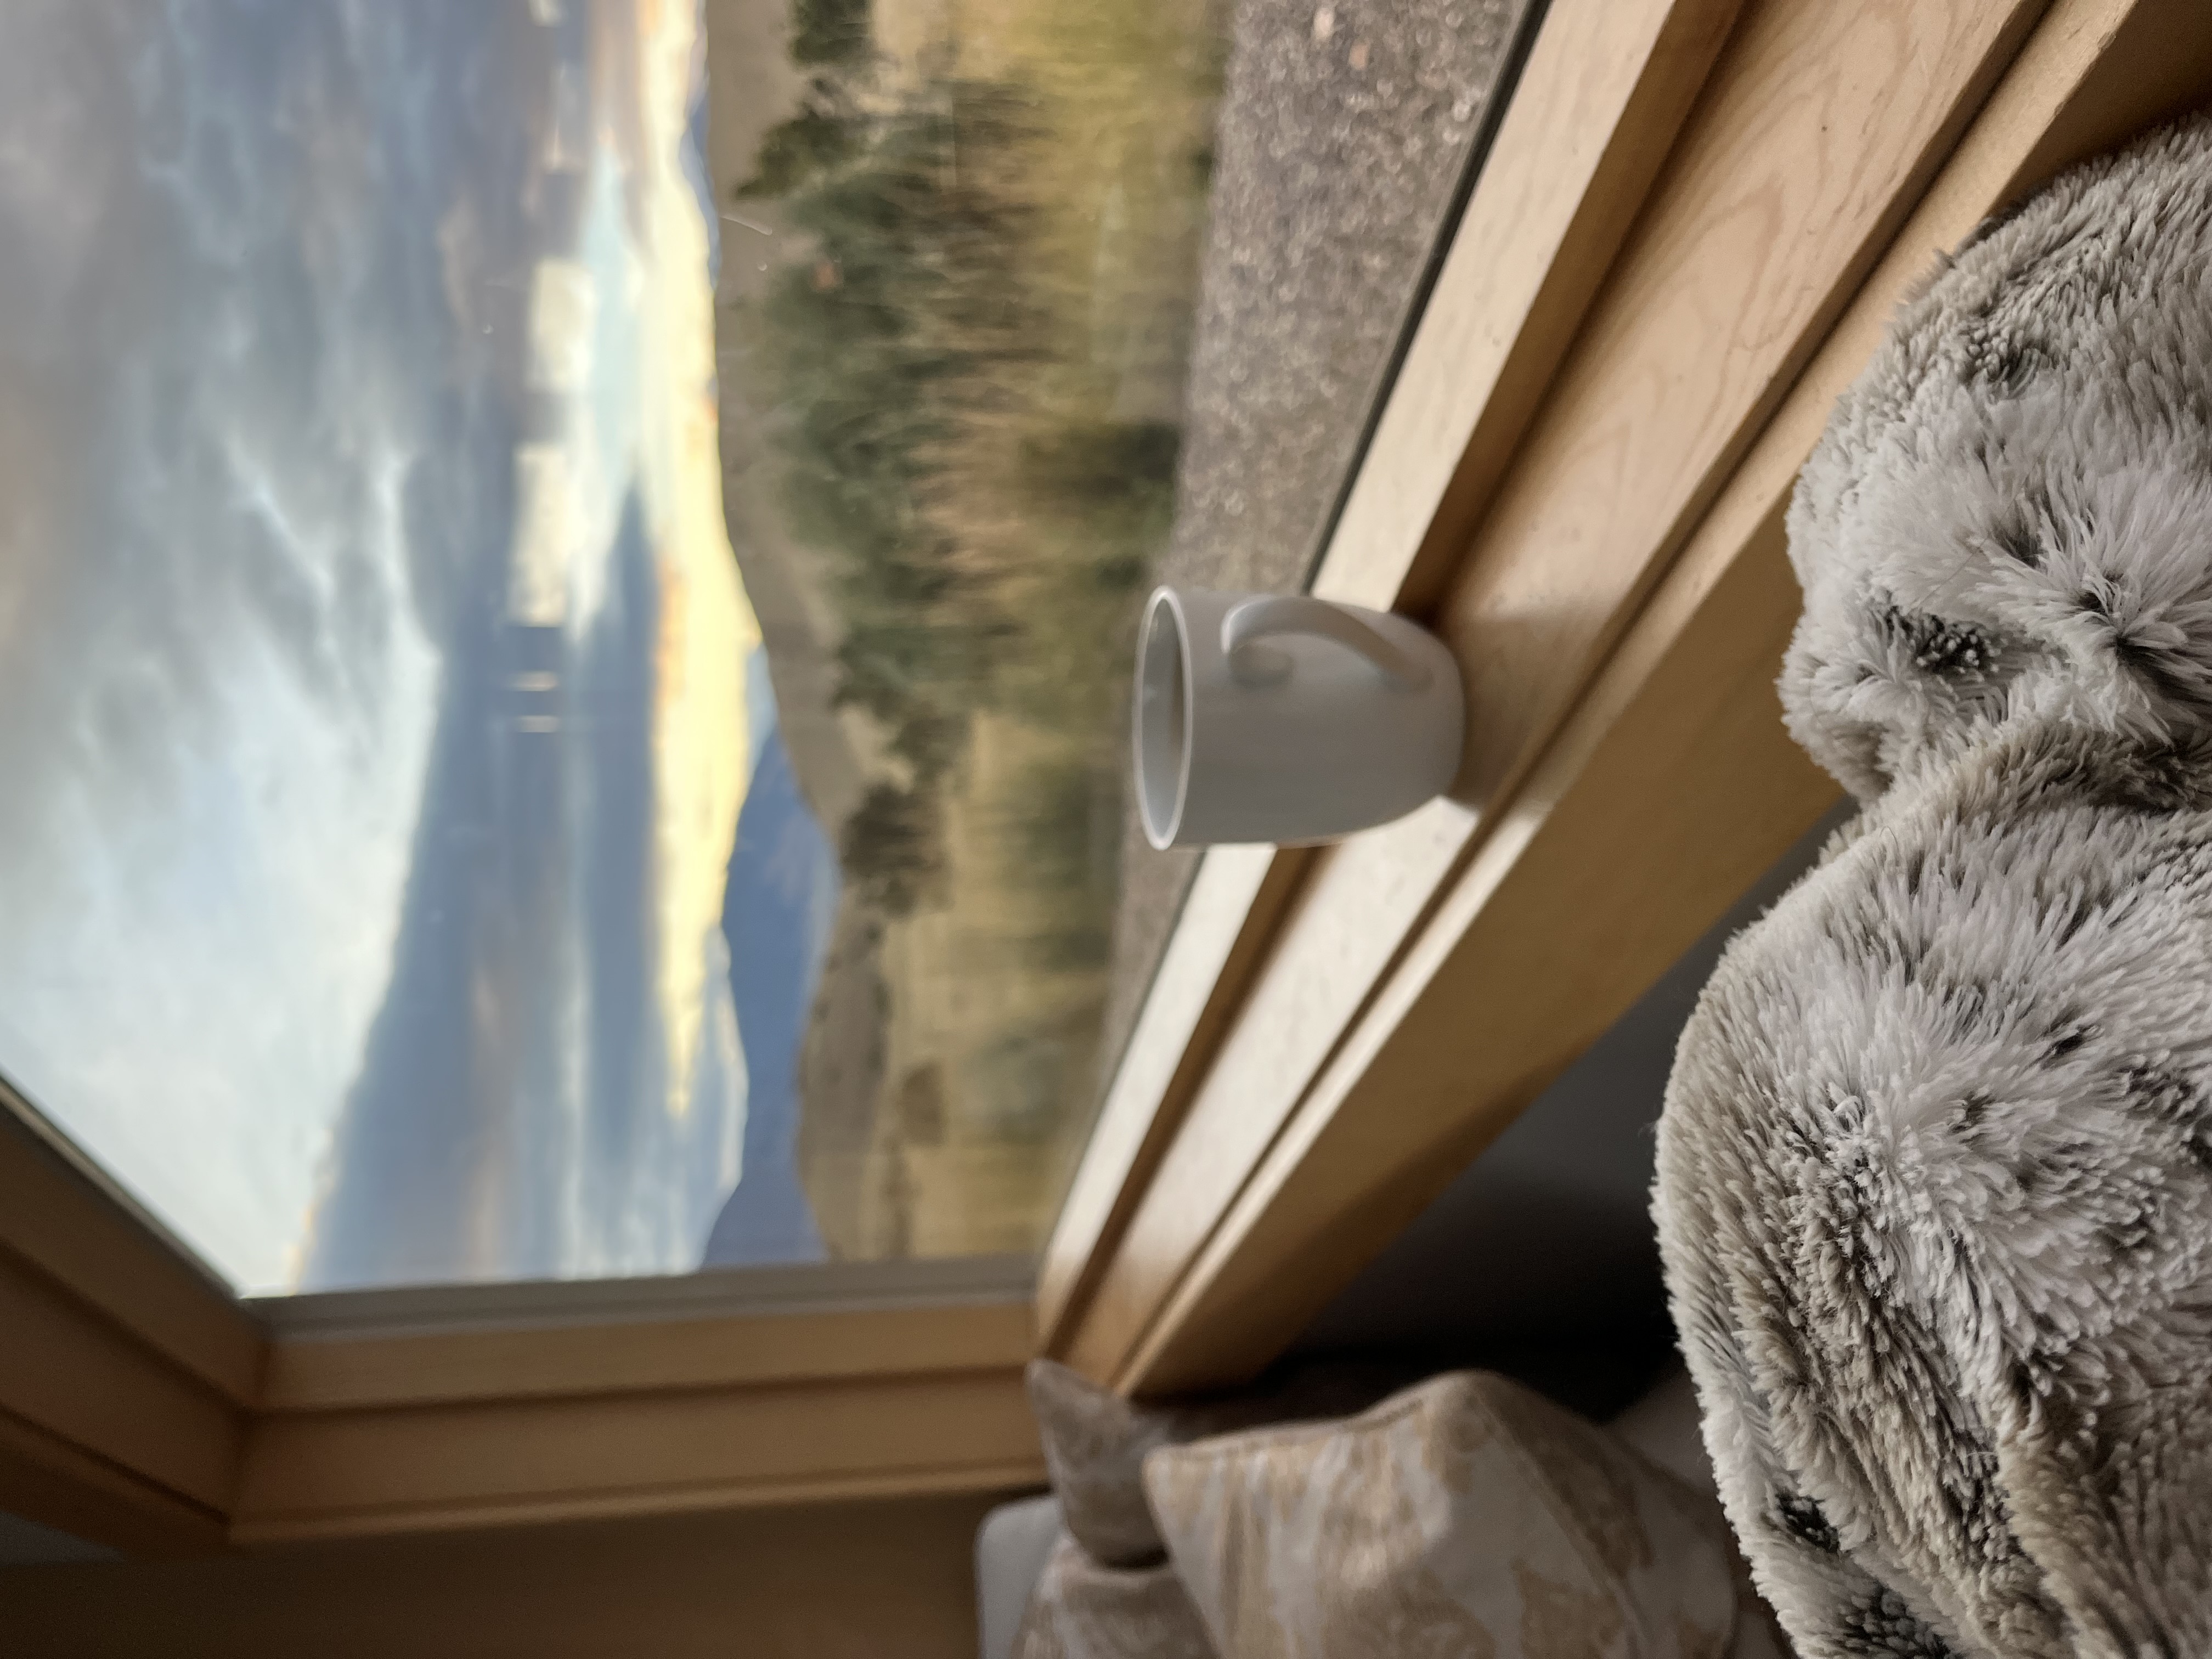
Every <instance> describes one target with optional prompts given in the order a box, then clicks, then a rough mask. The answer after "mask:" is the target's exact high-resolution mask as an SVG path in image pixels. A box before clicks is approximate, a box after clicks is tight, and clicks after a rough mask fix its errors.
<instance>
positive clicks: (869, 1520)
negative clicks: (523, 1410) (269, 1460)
mask: <svg viewBox="0 0 2212 1659" xmlns="http://www.w3.org/2000/svg"><path fill="white" fill-rule="evenodd" d="M994 1501H996V1500H995V1499H993V1498H921V1499H902V1500H899V1501H897V1502H880V1503H872V1504H822V1505H817V1506H813V1507H809V1508H805V1509H796V1510H752V1511H747V1512H742V1513H737V1514H723V1515H702V1516H654V1517H651V1518H647V1519H641V1520H635V1521H622V1522H592V1523H589V1524H583V1525H571V1526H558V1527H543V1528H524V1529H517V1530H513V1531H508V1532H502V1533H489V1534H459V1533H457V1534H445V1535H432V1536H417V1537H413V1538H404V1539H396V1540H380V1541H370V1542H356V1543H349V1544H344V1545H330V1546H316V1547H297V1548H294V1549H290V1550H286V1551H282V1552H276V1553H269V1554H264V1555H258V1556H251V1557H247V1556H233V1557H228V1558H225V1559H216V1560H210V1561H197V1562H161V1563H155V1562H123V1563H116V1564H112V1565H87V1566H41V1567H20V1568H15V1569H10V1570H6V1571H0V1654H7V1655H15V1654H23V1655H36V1656H38V1659H76V1656H94V1655H118V1656H120V1655H129V1656H132V1659H143V1656H150V1655H159V1656H161V1659H196V1656H200V1655H207V1656H210V1659H213V1656H218V1655H219V1656H222V1659H261V1656H264V1655H265V1656H270V1659H277V1656H282V1659H295V1656H300V1655H306V1654H313V1655H314V1656H316V1659H354V1656H361V1659H392V1656H395V1655H397V1656H404V1659H461V1656H468V1659H503V1656H508V1655H513V1656H517V1659H521V1656H528V1659H568V1656H577V1659H583V1656H592V1659H598V1656H603V1655H616V1656H629V1655H633V1654H635V1655H641V1656H651V1659H689V1656H692V1655H700V1656H705V1655H709V1654H711V1655H714V1656H716V1659H732V1656H742V1659H973V1656H974V1655H975V1650H976V1649H975V1579H974V1571H973V1565H972V1557H971V1553H970V1552H971V1550H972V1547H973V1544H974V1541H975V1527H976V1523H977V1522H979V1521H980V1520H981V1517H982V1515H983V1512H984V1511H985V1510H987V1509H988V1508H989V1507H990V1505H991V1504H992V1503H994Z"/></svg>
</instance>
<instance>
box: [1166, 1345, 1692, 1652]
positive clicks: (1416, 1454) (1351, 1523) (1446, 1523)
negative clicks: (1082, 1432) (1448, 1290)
mask: <svg viewBox="0 0 2212 1659" xmlns="http://www.w3.org/2000/svg"><path fill="white" fill-rule="evenodd" d="M1145 1485H1146V1492H1147V1493H1148V1494H1149V1496H1150V1498H1151V1499H1152V1513H1153V1515H1154V1516H1156V1517H1157V1518H1158V1522H1159V1525H1160V1528H1161V1530H1162V1532H1163V1533H1164V1534H1165V1536H1166V1539H1167V1544H1168V1551H1169V1556H1170V1559H1171V1560H1172V1562H1173V1563H1174V1565H1175V1569H1176V1574H1177V1575H1178V1576H1179V1577H1181V1578H1182V1581H1183V1584H1184V1587H1185V1588H1186V1589H1188V1592H1189V1594H1190V1596H1191V1599H1192V1601H1194V1602H1195V1603H1196V1604H1197V1606H1198V1609H1199V1612H1200V1614H1201V1615H1202V1616H1203V1617H1204V1619H1205V1621H1206V1629H1207V1631H1208V1632H1209V1633H1210V1634H1211V1636H1212V1639H1213V1644H1214V1646H1215V1648H1216V1649H1217V1650H1218V1652H1219V1653H1220V1655H1221V1656H1222V1659H1367V1656H1380V1655H1391V1656H1404V1659H1461V1656H1469V1659H1720V1656H1722V1655H1723V1654H1724V1653H1726V1652H1727V1650H1728V1648H1729V1640H1730V1638H1731V1636H1732V1635H1733V1633H1734V1631H1735V1621H1736V1587H1735V1584H1734V1583H1732V1582H1731V1577H1732V1576H1731V1572H1730V1551H1729V1538H1728V1530H1727V1527H1726V1524H1725V1522H1723V1519H1722V1517H1721V1514H1720V1510H1719V1508H1718V1506H1717V1504H1714V1503H1713V1502H1712V1501H1711V1499H1709V1498H1703V1497H1701V1496H1699V1494H1697V1493H1695V1492H1691V1491H1690V1490H1688V1489H1687V1488H1686V1487H1685V1486H1683V1485H1682V1484H1681V1482H1680V1481H1679V1480H1675V1479H1674V1477H1673V1476H1671V1475H1668V1474H1663V1473H1662V1472H1661V1471H1660V1470H1658V1469H1657V1468H1654V1467H1652V1466H1651V1465H1650V1463H1647V1462H1644V1460H1643V1459H1642V1458H1641V1457H1639V1456H1638V1455H1636V1454H1635V1453H1633V1452H1632V1451H1630V1450H1629V1449H1627V1448H1626V1446H1624V1445H1622V1444H1621V1443H1619V1442H1618V1441H1616V1440H1613V1439H1612V1438H1611V1437H1608V1436H1607V1434H1606V1433H1605V1431H1603V1430H1601V1429H1598V1428H1596V1427H1595V1426H1593V1425H1590V1424H1589V1423H1585V1422H1583V1420H1582V1419H1580V1418H1577V1417H1576V1416H1575V1415H1574V1414H1573V1413H1570V1412H1566V1411H1564V1410H1562V1409H1560V1408H1559V1407H1557V1406H1554V1405H1552V1404H1551V1403H1550V1402H1549V1401H1546V1400H1544V1399H1542V1398H1541V1397H1540V1396H1539V1395H1534V1394H1532V1393H1530V1392H1529V1391H1528V1389H1523V1388H1522V1387H1521V1386H1520V1385H1518V1384H1517V1383H1510V1382H1508V1381H1506V1380H1505V1379H1504V1378H1503V1377H1499V1376H1488V1375H1485V1374H1481V1373H1476V1372H1460V1373H1455V1374H1453V1375H1450V1376H1442V1377H1438V1378H1437V1379H1435V1380H1434V1381H1432V1382H1431V1383H1425V1384H1423V1385H1422V1386H1421V1387H1419V1388H1418V1389H1410V1390H1408V1391H1407V1392H1406V1393H1405V1394H1402V1395H1399V1396H1397V1397H1396V1398H1395V1399H1393V1400H1390V1401H1386V1402H1385V1403H1384V1404H1383V1405H1381V1406H1378V1407H1376V1408H1375V1409H1374V1410H1372V1411H1370V1412H1369V1413H1366V1414H1365V1415H1364V1416H1361V1417H1358V1418H1354V1419H1352V1420H1351V1421H1349V1422H1346V1423H1341V1424H1336V1425H1327V1426H1321V1425H1315V1426H1308V1427H1303V1428H1277V1429H1262V1430H1256V1431H1249V1432H1246V1433H1243V1434H1237V1435H1229V1436H1224V1437H1220V1438H1218V1439H1213V1440H1210V1441H1205V1442H1200V1443H1194V1444H1189V1445H1183V1446H1174V1447H1164V1448H1162V1449H1158V1450H1156V1451H1154V1452H1152V1455H1150V1456H1149V1457H1147V1458H1146V1462H1145Z"/></svg>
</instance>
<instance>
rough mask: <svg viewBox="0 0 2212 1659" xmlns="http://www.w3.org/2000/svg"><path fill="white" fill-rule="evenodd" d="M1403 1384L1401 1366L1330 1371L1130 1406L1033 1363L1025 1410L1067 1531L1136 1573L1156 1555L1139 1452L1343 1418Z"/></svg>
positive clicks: (1060, 1369) (1044, 1363) (1070, 1374)
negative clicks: (1234, 1391)
mask: <svg viewBox="0 0 2212 1659" xmlns="http://www.w3.org/2000/svg"><path fill="white" fill-rule="evenodd" d="M1404 1380H1405V1372H1404V1370H1403V1369H1402V1368H1401V1367H1393V1366H1384V1365H1373V1364H1331V1365H1327V1366H1315V1367H1310V1368H1309V1369H1307V1370H1302V1371H1298V1372H1296V1373H1293V1374H1292V1375H1291V1376H1289V1377H1288V1379H1287V1380H1285V1381H1284V1382H1282V1383H1279V1384H1276V1385H1273V1386H1271V1387H1268V1388H1265V1389H1255V1390H1252V1391H1250V1392H1248V1393H1245V1394H1240V1395H1225V1396H1224V1397H1222V1398H1220V1399H1218V1400H1199V1401H1184V1402H1182V1403H1180V1404H1176V1405H1171V1406H1140V1405H1134V1404H1132V1403H1131V1402H1130V1401H1126V1400H1123V1399H1122V1398H1121V1397H1120V1396H1119V1395H1115V1394H1114V1393H1112V1392H1111V1391H1110V1390H1108V1389H1102V1388H1100V1387H1098V1386H1097V1384H1096V1383H1091V1382H1090V1381H1088V1380H1086V1379H1085V1378H1084V1377H1082V1376H1079V1375H1078V1374H1077V1373H1076V1372H1074V1371H1072V1370H1069V1369H1068V1368H1067V1367H1066V1366H1065V1365H1060V1364H1054V1362H1053V1361H1051V1360H1049V1359H1033V1360H1031V1361H1030V1368H1029V1394H1030V1410H1031V1411H1032V1412H1033V1413H1036V1420H1037V1431H1038V1433H1039V1435H1040V1436H1041V1437H1042V1440H1043V1442H1044V1461H1045V1468H1046V1469H1047V1471H1048V1473H1049V1474H1051V1477H1052V1489H1053V1492H1054V1494H1055V1495H1056V1496H1057V1497H1058V1498H1059V1499H1060V1510H1061V1513H1062V1514H1063V1515H1064V1516H1066V1522H1067V1529H1068V1531H1069V1532H1071V1533H1072V1534H1074V1536H1075V1541H1076V1542H1078V1543H1079V1544H1080V1545H1082V1546H1083V1547H1084V1548H1085V1549H1086V1550H1088V1551H1090V1552H1091V1556H1092V1558H1093V1559H1096V1560H1097V1561H1099V1562H1101V1563H1103V1565H1107V1566H1113V1567H1139V1566H1144V1565H1147V1564H1148V1563H1151V1562H1154V1561H1158V1559H1160V1556H1161V1554H1162V1553H1163V1552H1164V1550H1165V1548H1166V1546H1165V1545H1164V1543H1163V1542H1162V1541H1161V1538H1160V1533H1159V1528H1158V1527H1156V1526H1155V1525H1153V1523H1152V1512H1151V1511H1150V1510H1148V1509H1147V1508H1146V1505H1145V1480H1144V1462H1145V1454H1146V1453H1147V1452H1149V1451H1151V1450H1152V1449H1154V1448H1155V1447H1158V1446H1169V1445H1178V1444H1180V1443H1182V1442H1184V1441H1186V1440H1195V1439H1198V1438H1200V1437H1203V1436H1206V1435H1211V1434H1223V1433H1227V1432H1229V1431H1232V1430H1236V1429H1247V1428H1250V1427H1252V1426H1254V1425H1256V1424H1261V1423H1283V1422H1290V1421H1294V1420H1295V1421H1304V1420H1308V1419H1313V1418H1322V1417H1346V1416H1349V1415H1350V1414H1351V1413H1353V1412H1356V1411H1362V1410H1364V1409H1365V1408H1366V1407H1369V1406H1371V1405H1373V1404H1374V1403H1375V1401H1377V1400H1380V1399H1381V1398H1382V1397H1383V1395H1386V1394H1388V1393H1389V1392H1390V1390H1391V1389H1393V1388H1395V1387H1396V1386H1398V1384H1400V1383H1402V1382H1403V1381H1404Z"/></svg>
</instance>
